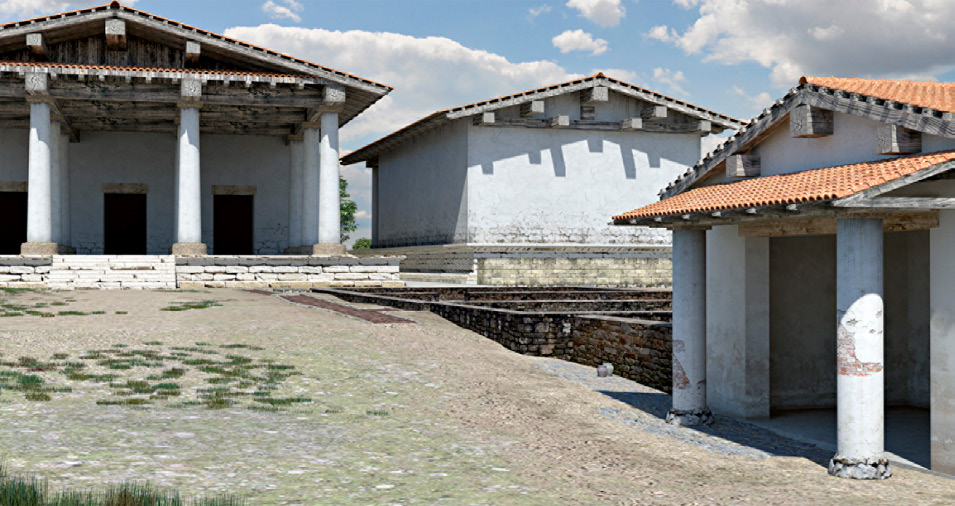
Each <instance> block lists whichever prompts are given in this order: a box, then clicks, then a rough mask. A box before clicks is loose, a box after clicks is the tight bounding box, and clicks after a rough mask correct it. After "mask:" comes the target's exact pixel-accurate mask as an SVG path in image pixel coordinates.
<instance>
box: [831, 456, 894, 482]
mask: <svg viewBox="0 0 955 506" xmlns="http://www.w3.org/2000/svg"><path fill="white" fill-rule="evenodd" d="M829 474H831V475H833V476H836V477H839V478H850V479H853V480H884V479H886V478H891V477H892V464H890V463H889V459H887V458H885V457H870V458H867V459H853V458H849V457H846V456H844V455H839V454H838V453H837V454H836V455H835V456H834V457H832V459H830V460H829Z"/></svg>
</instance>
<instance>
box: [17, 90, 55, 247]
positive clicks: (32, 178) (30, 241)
mask: <svg viewBox="0 0 955 506" xmlns="http://www.w3.org/2000/svg"><path fill="white" fill-rule="evenodd" d="M50 127H51V123H50V104H48V103H45V102H31V103H30V141H29V142H30V159H29V184H28V192H29V193H28V194H27V243H26V244H24V245H23V248H22V250H21V251H22V253H23V254H25V255H31V254H54V253H56V244H55V243H54V242H53V227H52V221H51V220H52V217H53V216H52V202H51V197H52V195H53V188H52V172H53V166H52V161H53V160H52V153H51V148H52V140H51V132H50Z"/></svg>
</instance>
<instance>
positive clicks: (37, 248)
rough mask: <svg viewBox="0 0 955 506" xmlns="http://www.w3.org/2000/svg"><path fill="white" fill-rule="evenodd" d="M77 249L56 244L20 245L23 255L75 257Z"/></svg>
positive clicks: (30, 243)
mask: <svg viewBox="0 0 955 506" xmlns="http://www.w3.org/2000/svg"><path fill="white" fill-rule="evenodd" d="M75 253H76V248H73V247H71V246H67V245H65V244H57V243H55V242H25V243H23V244H21V245H20V254H21V255H42V256H50V255H73V254H75Z"/></svg>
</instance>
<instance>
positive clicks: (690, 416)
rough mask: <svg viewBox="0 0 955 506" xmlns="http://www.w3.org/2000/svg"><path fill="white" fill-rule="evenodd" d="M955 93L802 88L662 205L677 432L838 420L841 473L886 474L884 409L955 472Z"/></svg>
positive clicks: (659, 222)
mask: <svg viewBox="0 0 955 506" xmlns="http://www.w3.org/2000/svg"><path fill="white" fill-rule="evenodd" d="M953 113H955V84H953V83H932V82H909V81H883V80H867V79H840V78H818V77H807V78H803V79H802V80H801V82H800V84H799V85H798V86H797V87H796V88H793V89H792V90H791V91H790V92H789V94H787V95H786V96H785V97H783V98H781V99H780V100H778V101H777V102H776V103H775V104H774V105H772V106H771V107H770V108H768V109H766V110H765V111H764V112H763V114H761V115H760V116H759V117H757V118H754V120H753V122H752V123H751V124H750V125H748V126H747V127H746V128H744V129H742V130H741V131H740V132H738V133H737V134H736V135H735V136H733V137H730V138H729V139H728V140H727V141H726V142H725V143H724V144H723V145H722V146H721V147H720V148H718V149H717V150H716V151H715V152H713V153H711V154H710V155H708V156H707V157H705V158H704V159H703V160H702V161H700V162H699V163H698V164H697V165H696V166H694V167H692V168H691V169H690V170H689V171H687V172H686V173H685V174H684V175H682V176H681V177H680V178H679V179H678V180H676V181H674V182H673V183H671V184H670V185H669V186H667V187H666V189H665V190H664V191H663V192H662V193H661V197H662V199H661V200H660V201H658V202H656V203H654V204H651V205H648V206H644V207H641V208H638V209H635V210H634V211H630V212H627V213H623V214H620V215H617V216H615V217H614V221H615V223H616V224H618V225H622V226H631V225H638V226H653V227H661V228H666V229H670V230H672V231H673V234H674V266H673V276H674V282H673V289H674V295H673V301H674V308H673V311H674V314H673V317H674V323H673V339H674V341H673V352H674V359H673V360H674V361H673V370H674V376H673V385H674V387H673V392H674V395H673V411H671V414H670V417H669V419H670V420H671V421H672V422H674V423H683V424H697V423H704V422H706V421H707V420H708V419H709V417H710V409H712V410H713V411H715V412H717V413H726V414H730V415H734V416H741V417H748V418H766V417H770V416H772V415H773V414H775V413H777V412H781V411H785V410H804V409H834V410H835V412H836V420H837V426H836V442H837V454H836V455H835V456H834V457H833V459H832V461H831V462H830V465H829V472H830V473H831V474H834V475H837V476H843V477H850V478H886V477H888V476H890V475H891V466H890V465H889V462H888V461H887V460H886V457H885V455H884V435H885V410H886V408H889V407H894V406H910V407H914V408H922V409H924V410H925V411H924V412H925V413H926V415H927V416H930V420H931V421H930V427H931V429H930V433H931V435H930V439H931V441H930V442H929V441H925V442H924V443H925V445H926V447H928V446H929V444H930V445H931V457H930V465H931V468H932V469H933V470H936V471H940V472H943V473H949V474H953V473H955V443H953V441H955V409H953V405H955V390H953V387H952V386H953V385H955V360H953V358H955V328H953V326H952V323H951V322H952V316H951V315H952V314H953V311H955V307H953V300H955V298H953V297H952V294H953V293H955V277H953V274H952V273H953V272H955V270H953V263H952V258H953V254H955V250H953V249H952V248H953V245H955V215H953V214H952V213H955V211H953V210H952V209H953V208H955V187H953V186H952V174H953V172H952V169H955V116H953Z"/></svg>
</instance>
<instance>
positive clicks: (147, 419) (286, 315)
mask: <svg viewBox="0 0 955 506" xmlns="http://www.w3.org/2000/svg"><path fill="white" fill-rule="evenodd" d="M0 299H2V300H3V302H2V304H8V305H11V304H12V305H23V306H26V305H30V306H31V307H33V306H35V305H38V304H39V305H42V306H43V307H41V308H40V309H39V310H38V311H39V312H50V313H56V314H57V315H55V316H53V317H41V316H18V317H5V318H0V354H2V355H0V360H2V361H6V362H10V361H16V360H18V358H19V357H23V356H30V357H34V358H36V359H39V360H41V361H43V360H49V359H50V358H51V357H52V356H53V355H54V354H57V353H65V354H68V355H70V358H68V359H64V360H72V359H73V358H74V357H77V356H79V355H81V354H83V353H84V352H86V351H88V350H92V349H104V348H109V347H111V346H114V345H115V344H126V345H127V346H129V347H130V348H135V347H139V346H142V345H144V343H146V342H157V341H158V342H161V343H162V345H155V346H157V347H161V348H163V349H164V350H165V352H164V353H168V352H171V351H172V348H173V347H195V346H197V345H196V343H197V342H206V343H209V344H208V346H211V347H221V346H223V345H227V344H233V345H234V344H242V345H246V346H257V347H260V348H262V349H261V350H257V351H252V349H251V348H246V349H242V354H248V355H250V356H253V357H254V358H255V359H256V360H257V361H260V360H266V359H271V360H275V361H276V363H281V364H288V365H292V366H294V371H295V372H298V373H300V374H297V375H294V376H290V377H289V378H288V379H286V380H285V381H284V382H282V383H281V384H280V385H279V386H278V387H277V390H275V393H274V395H275V396H282V397H286V396H299V397H303V398H308V399H310V402H302V403H297V404H294V405H292V406H288V407H285V408H283V409H284V410H283V411H279V412H274V413H272V412H265V411H254V410H250V409H247V408H246V407H244V405H242V406H240V405H236V406H233V407H228V408H225V409H216V410H212V409H207V408H206V407H205V406H202V405H194V406H190V405H186V406H180V407H173V406H172V405H171V404H170V403H163V402H157V403H155V404H151V405H147V406H103V405H97V404H96V401H97V400H99V399H102V398H103V396H104V395H111V394H110V390H111V389H110V386H109V385H108V384H105V383H103V384H95V383H89V382H80V381H78V382H74V383H70V381H68V380H66V379H65V377H64V376H63V375H62V374H60V373H58V372H37V374H40V375H44V376H49V381H50V383H51V384H53V383H55V384H56V385H58V386H70V387H72V389H73V390H72V392H69V393H66V392H64V393H51V396H52V400H50V401H48V402H34V401H26V400H25V399H24V395H23V392H19V391H14V390H9V389H2V390H0V459H2V460H4V461H5V463H6V464H7V465H8V467H10V468H11V469H12V470H13V471H21V472H36V473H39V474H40V475H42V476H44V477H46V478H48V479H49V480H50V482H51V485H52V486H54V487H67V486H69V487H83V486H87V485H89V484H94V483H103V482H111V481H120V480H125V479H135V480H147V479H148V480H150V481H153V482H156V483H158V484H161V485H168V486H174V487H178V488H180V490H181V491H182V492H183V493H184V494H185V495H191V494H199V493H208V492H212V491H229V492H234V493H239V494H241V495H244V496H246V497H248V498H250V500H251V501H252V503H253V504H256V505H272V504H300V505H321V504H336V505H337V504H454V505H457V504H509V505H510V504H542V505H551V504H594V503H597V504H620V503H625V504H738V503H746V502H753V503H757V502H758V503H760V504H793V503H803V504H821V503H831V502H840V503H846V504H873V503H906V504H908V503H918V504H952V503H955V487H953V482H952V480H949V479H945V478H939V477H935V476H931V475H928V474H925V473H918V472H913V471H909V470H905V469H899V470H897V473H896V476H895V477H893V478H892V479H891V480H887V481H885V482H879V483H871V482H866V483H862V482H855V481H851V480H842V479H836V478H831V477H829V476H828V475H827V474H826V471H825V468H824V467H823V466H822V465H821V463H820V462H819V457H818V456H817V453H818V452H817V451H816V450H814V448H813V447H801V446H800V445H799V444H798V443H794V442H792V441H790V440H787V439H785V438H780V437H778V436H775V435H772V434H771V433H767V432H763V431H760V430H759V429H755V428H753V427H752V426H750V425H749V424H744V423H738V422H733V421H730V420H723V421H722V422H720V423H718V424H717V425H715V426H714V427H712V428H709V429H706V430H704V431H698V430H693V429H683V428H673V427H669V426H664V425H663V424H662V423H661V421H660V417H661V416H662V414H663V413H664V412H665V411H666V408H667V405H668V400H667V398H666V396H665V395H664V394H661V393H660V392H656V391H653V390H650V389H647V388H644V387H642V386H640V385H638V384H635V383H633V382H629V381H627V380H624V379H622V378H619V377H612V378H604V379H599V380H598V378H596V377H595V376H594V371H593V369H592V368H587V367H583V366H579V365H576V364H568V363H563V362H560V361H556V360H549V359H541V358H532V357H525V356H521V355H518V354H515V353H512V352H510V351H508V350H506V349H504V348H503V347H501V346H500V345H498V344H497V343H494V342H492V341H490V340H488V339H485V338H483V337H481V336H479V335H477V334H475V333H472V332H468V331H465V330H462V329H460V328H458V327H456V326H454V325H452V324H450V323H448V322H446V321H444V320H442V319H440V318H438V317H436V316H435V315H432V314H430V313H410V312H404V311H394V312H390V313H389V314H392V315H394V316H396V317H401V318H406V319H410V320H413V321H415V322H416V324H407V323H405V324H372V323H369V322H365V321H361V320H357V319H354V318H350V317H346V316H342V315H338V314H335V313H332V312H328V311H323V310H316V309H314V308H310V307H303V306H298V305H293V304H289V303H288V302H286V301H284V300H282V299H280V298H279V297H277V296H273V297H266V296H263V295H260V294H253V293H246V292H239V291H228V290H203V291H197V292H191V291H184V292H161V291H156V292H96V291H79V292H75V293H60V292H37V293H18V294H10V293H3V292H0ZM208 300H214V301H217V303H218V304H220V305H218V306H216V305H208V306H207V307H206V306H203V307H205V308H204V309H189V310H183V311H161V309H163V308H168V307H170V306H177V307H185V306H188V305H190V304H192V305H202V304H197V303H198V302H201V301H208ZM328 300H329V301H331V302H334V300H332V299H328ZM54 303H56V304H63V305H56V306H54V305H53V304H54ZM351 306H354V307H356V308H358V309H374V307H373V306H367V305H351ZM54 309H55V311H54ZM60 311H63V312H72V311H75V312H77V313H87V314H85V315H78V314H77V315H70V316H68V315H65V314H64V315H59V312H60ZM93 312H101V313H102V314H91V313H93ZM186 353H189V352H186ZM210 356H211V355H210ZM3 369H4V368H3V367H0V371H2V370H3ZM7 369H10V368H9V367H8V368H7ZM147 369H148V368H140V367H133V368H131V369H129V370H125V371H123V370H121V371H119V372H121V373H122V374H124V375H127V376H128V378H134V377H144V376H146V375H149V374H153V373H154V371H155V370H156V369H148V370H147ZM190 374H193V372H190V373H188V374H187V377H186V378H184V381H183V387H182V388H183V394H182V397H189V396H191V395H194V394H195V393H196V392H197V389H199V388H200V386H201V384H202V383H203V382H204V381H207V379H203V378H202V377H201V376H195V377H192V379H191V380H189V381H192V383H190V382H189V381H185V379H188V378H189V376H188V375H190ZM770 456H771V457H773V458H768V457H770ZM828 457H829V455H828V453H826V454H825V455H824V456H823V458H825V459H828Z"/></svg>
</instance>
